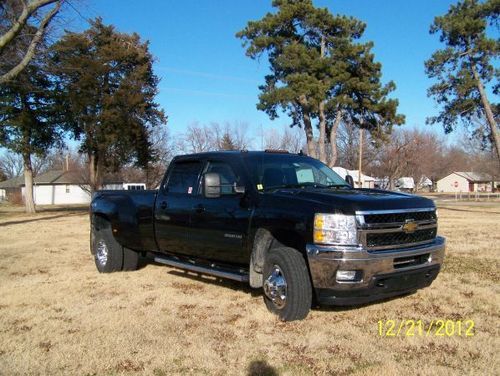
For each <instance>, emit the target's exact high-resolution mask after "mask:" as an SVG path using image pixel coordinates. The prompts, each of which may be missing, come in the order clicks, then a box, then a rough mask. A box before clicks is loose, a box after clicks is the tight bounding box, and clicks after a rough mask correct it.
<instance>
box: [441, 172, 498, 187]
mask: <svg viewBox="0 0 500 376" xmlns="http://www.w3.org/2000/svg"><path fill="white" fill-rule="evenodd" d="M494 184H495V183H494V182H492V177H491V176H490V175H488V174H485V173H481V172H452V173H451V174H449V175H448V176H445V177H444V178H442V179H440V180H438V181H437V191H438V192H492V191H493V187H494Z"/></svg>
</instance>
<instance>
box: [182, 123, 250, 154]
mask: <svg viewBox="0 0 500 376" xmlns="http://www.w3.org/2000/svg"><path fill="white" fill-rule="evenodd" d="M247 129H248V125H247V123H244V122H235V123H229V122H226V123H224V124H220V123H217V122H212V123H210V124H209V125H207V124H204V125H200V124H199V123H193V124H191V125H190V126H189V127H188V129H187V131H186V132H185V133H184V134H182V135H181V136H180V137H179V139H178V140H177V145H176V146H177V149H178V150H179V151H180V152H183V153H203V152H207V151H214V150H227V149H228V148H229V145H230V149H233V150H243V149H248V148H249V146H250V145H251V143H252V139H251V138H250V137H249V136H248V135H247Z"/></svg>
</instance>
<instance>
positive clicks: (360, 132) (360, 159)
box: [358, 128, 363, 188]
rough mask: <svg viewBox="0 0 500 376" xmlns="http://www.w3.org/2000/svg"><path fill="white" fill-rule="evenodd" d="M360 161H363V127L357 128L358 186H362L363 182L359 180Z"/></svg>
mask: <svg viewBox="0 0 500 376" xmlns="http://www.w3.org/2000/svg"><path fill="white" fill-rule="evenodd" d="M362 161H363V128H359V161H358V185H359V188H363V182H362V181H361V167H362Z"/></svg>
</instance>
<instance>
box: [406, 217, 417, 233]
mask: <svg viewBox="0 0 500 376" xmlns="http://www.w3.org/2000/svg"><path fill="white" fill-rule="evenodd" d="M417 228H418V223H417V222H415V221H414V220H413V219H407V220H406V223H405V224H404V225H403V231H404V232H405V233H406V234H412V233H414V232H415V231H416V230H417Z"/></svg>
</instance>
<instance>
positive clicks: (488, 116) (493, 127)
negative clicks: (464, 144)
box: [471, 64, 500, 166]
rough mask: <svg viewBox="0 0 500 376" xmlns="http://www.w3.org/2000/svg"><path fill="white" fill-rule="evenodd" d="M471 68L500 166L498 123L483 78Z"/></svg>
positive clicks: (474, 68)
mask: <svg viewBox="0 0 500 376" xmlns="http://www.w3.org/2000/svg"><path fill="white" fill-rule="evenodd" d="M471 67H472V73H473V74H474V78H475V80H476V84H477V88H478V90H479V94H480V96H481V103H482V104H483V107H484V112H485V113H486V119H487V120H488V125H489V126H490V130H491V139H492V140H491V141H492V143H493V146H494V148H495V150H496V152H497V158H498V164H499V166H500V135H499V132H498V129H497V123H496V121H495V117H494V116H493V111H492V110H491V105H490V102H489V100H488V97H487V96H486V92H485V90H484V86H483V83H482V81H481V78H480V77H479V74H478V73H477V70H476V67H475V66H474V65H472V64H471Z"/></svg>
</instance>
